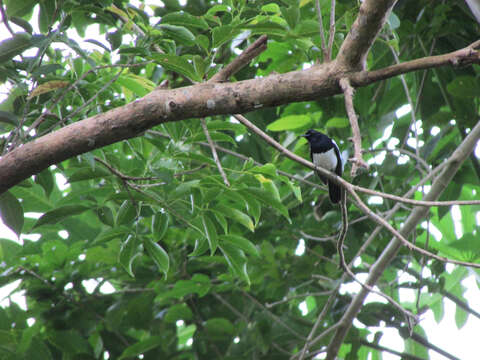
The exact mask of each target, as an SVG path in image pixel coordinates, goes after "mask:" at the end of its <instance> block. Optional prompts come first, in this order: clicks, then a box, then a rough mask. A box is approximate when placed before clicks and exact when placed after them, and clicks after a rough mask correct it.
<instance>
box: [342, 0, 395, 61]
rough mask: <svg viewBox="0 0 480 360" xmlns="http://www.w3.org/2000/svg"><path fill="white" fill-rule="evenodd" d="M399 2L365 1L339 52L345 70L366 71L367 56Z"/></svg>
mask: <svg viewBox="0 0 480 360" xmlns="http://www.w3.org/2000/svg"><path fill="white" fill-rule="evenodd" d="M396 2H397V0H365V1H364V2H362V5H361V6H360V10H359V13H358V16H357V19H356V20H355V22H354V23H353V25H352V27H351V28H350V31H349V32H348V35H347V37H346V38H345V41H344V42H343V44H342V46H341V47H340V50H339V52H338V56H337V61H338V63H339V65H340V66H341V67H342V68H344V69H350V70H364V69H365V65H366V60H367V54H368V51H369V50H370V47H371V46H372V44H373V42H374V41H375V39H376V37H377V35H378V33H379V32H380V30H381V29H382V27H383V25H384V24H385V21H386V20H387V17H388V15H390V11H391V10H392V8H393V6H394V5H395V3H396Z"/></svg>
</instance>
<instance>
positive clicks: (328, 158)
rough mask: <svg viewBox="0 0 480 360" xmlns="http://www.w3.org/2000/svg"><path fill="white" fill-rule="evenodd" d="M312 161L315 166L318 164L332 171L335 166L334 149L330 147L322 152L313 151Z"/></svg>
mask: <svg viewBox="0 0 480 360" xmlns="http://www.w3.org/2000/svg"><path fill="white" fill-rule="evenodd" d="M312 157H313V163H314V164H315V165H316V166H320V167H322V168H324V169H327V170H330V171H334V170H335V169H336V167H337V156H336V155H335V149H333V148H331V149H330V150H328V151H327V152H324V153H314V154H313V156H312Z"/></svg>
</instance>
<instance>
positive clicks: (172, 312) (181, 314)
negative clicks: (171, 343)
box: [164, 304, 193, 324]
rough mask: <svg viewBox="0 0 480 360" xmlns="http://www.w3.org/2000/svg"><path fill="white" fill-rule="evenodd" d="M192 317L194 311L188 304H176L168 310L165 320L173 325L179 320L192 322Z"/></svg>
mask: <svg viewBox="0 0 480 360" xmlns="http://www.w3.org/2000/svg"><path fill="white" fill-rule="evenodd" d="M192 316H193V314H192V310H190V308H189V307H188V305H187V304H176V305H173V306H171V307H170V308H169V309H168V311H167V313H166V314H165V318H164V319H165V322H167V323H170V324H172V323H175V322H176V321H177V320H190V319H191V318H192Z"/></svg>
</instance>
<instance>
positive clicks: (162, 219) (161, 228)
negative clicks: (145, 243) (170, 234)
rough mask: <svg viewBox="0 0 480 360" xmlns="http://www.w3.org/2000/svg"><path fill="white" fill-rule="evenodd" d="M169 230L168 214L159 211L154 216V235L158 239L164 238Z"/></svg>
mask: <svg viewBox="0 0 480 360" xmlns="http://www.w3.org/2000/svg"><path fill="white" fill-rule="evenodd" d="M167 230H168V214H167V213H161V212H158V213H156V214H155V215H153V218H152V236H153V238H154V239H155V240H156V241H159V240H162V239H163V237H164V236H165V234H166V233H167Z"/></svg>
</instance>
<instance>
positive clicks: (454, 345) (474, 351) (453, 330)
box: [0, 1, 480, 360]
mask: <svg viewBox="0 0 480 360" xmlns="http://www.w3.org/2000/svg"><path fill="white" fill-rule="evenodd" d="M132 3H137V2H136V1H132ZM147 3H156V4H157V5H158V3H159V2H155V1H148V2H147ZM137 4H138V3H137ZM36 19H37V16H36V15H34V16H33V18H32V23H33V24H32V26H33V27H34V29H35V30H34V31H35V32H38V28H37V24H36V23H35V22H36ZM10 25H12V26H13V27H14V28H15V26H14V24H12V23H10ZM0 26H1V27H0V41H1V40H2V39H4V38H7V37H9V33H8V31H6V29H5V28H4V26H3V24H1V25H0ZM89 30H90V31H89V35H87V36H86V38H95V39H96V40H98V41H101V42H103V43H105V44H107V46H108V43H107V41H106V40H105V38H104V36H99V34H98V27H95V26H92V27H91V29H89ZM19 31H22V30H19ZM69 36H71V37H73V38H76V40H77V41H78V42H79V44H81V46H82V48H83V49H85V50H87V51H88V50H93V49H95V50H98V47H97V46H95V45H93V44H90V43H85V42H83V41H82V39H81V38H79V37H78V36H77V35H76V33H74V31H73V30H71V32H70V33H69ZM59 46H61V45H60V44H59ZM30 55H31V54H30ZM7 91H8V90H6V89H5V87H4V86H3V87H2V85H0V101H1V99H3V98H4V97H5V94H6V92H7ZM399 110H400V112H401V113H402V115H403V114H405V113H408V112H409V111H410V109H409V108H408V106H407V108H405V107H403V108H401V109H399ZM387 138H388V136H387ZM393 145H395V144H393ZM475 154H476V155H477V157H480V145H478V146H477V148H476V150H475ZM380 156H381V154H380ZM379 160H380V159H378V160H376V161H379ZM374 161H375V160H374ZM0 237H3V238H8V239H12V240H16V236H15V234H14V233H13V232H12V231H11V230H10V229H8V228H7V227H5V226H4V225H3V224H2V223H1V220H0ZM299 248H301V246H299ZM298 251H299V249H297V253H298ZM301 253H302V251H300V253H298V255H301ZM475 276H477V279H478V281H479V283H480V277H479V276H478V275H475V273H474V272H473V271H472V275H471V276H469V277H468V278H467V279H465V280H464V281H463V282H462V285H464V286H465V287H466V288H467V291H466V293H465V298H466V299H468V301H469V306H470V307H471V308H472V309H473V310H475V311H476V312H479V313H480V290H479V289H478V286H477V284H476V283H475ZM359 278H360V279H362V280H364V278H362V276H359ZM96 284H98V279H97V280H95V279H91V280H89V281H86V282H85V283H84V285H85V286H86V287H87V288H89V289H91V288H92V287H95V286H96ZM17 285H18V281H17V282H15V283H13V284H9V285H6V286H4V287H2V288H0V306H7V305H8V302H9V301H15V302H17V303H18V304H19V305H20V306H21V307H22V308H25V307H26V304H25V298H24V294H23V293H15V294H13V295H12V296H10V297H8V295H9V294H10V292H11V291H12V290H13V289H15V288H16V286H17ZM358 287H359V285H358V284H356V283H352V284H349V285H347V286H346V287H344V291H348V292H356V291H358ZM102 291H104V292H111V291H113V288H112V287H111V286H109V284H108V283H107V284H106V285H105V286H104V288H102ZM400 295H401V299H402V301H414V299H415V293H414V292H413V291H409V290H402V292H401V294H400ZM371 301H380V302H385V300H384V299H383V298H381V297H379V296H378V295H375V294H370V295H369V296H368V298H367V302H371ZM444 304H445V315H444V318H443V320H442V321H441V322H440V323H439V324H437V322H436V321H435V320H434V317H433V313H432V311H430V310H429V311H427V312H426V313H425V314H424V315H423V317H422V321H421V325H422V327H423V328H424V329H425V331H426V332H427V333H428V338H429V341H430V342H432V343H433V344H435V345H438V346H439V347H440V348H442V349H444V350H446V351H448V352H450V353H451V354H452V355H454V356H456V357H458V358H459V359H462V360H478V359H479V358H480V355H479V351H478V340H479V339H480V335H479V334H480V320H479V319H478V318H475V317H474V316H469V318H468V321H467V322H466V324H465V326H464V327H463V328H461V329H457V326H456V324H455V305H454V304H453V303H452V302H451V301H450V300H448V299H446V300H445V301H444ZM29 323H33V321H30V322H29ZM358 324H359V323H358V321H356V325H357V326H358ZM360 325H361V324H360ZM379 330H382V331H384V336H383V337H382V340H381V341H380V344H381V345H383V346H385V347H388V348H392V349H394V350H397V351H403V341H402V339H401V338H400V336H399V334H398V333H397V331H396V330H392V329H388V328H387V329H385V328H382V329H379ZM429 355H430V359H432V360H444V359H446V358H445V357H443V356H442V355H439V354H438V353H436V352H433V351H430V353H429ZM383 359H385V360H394V359H395V360H397V359H398V357H397V356H395V355H391V354H389V353H386V352H384V353H383Z"/></svg>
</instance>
